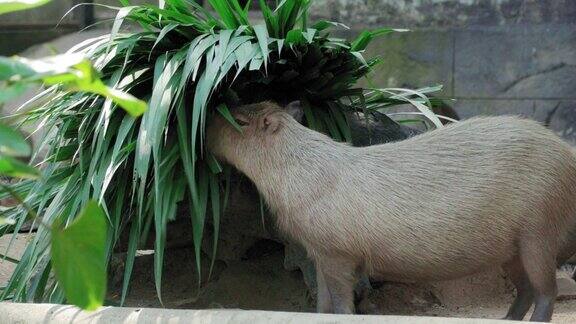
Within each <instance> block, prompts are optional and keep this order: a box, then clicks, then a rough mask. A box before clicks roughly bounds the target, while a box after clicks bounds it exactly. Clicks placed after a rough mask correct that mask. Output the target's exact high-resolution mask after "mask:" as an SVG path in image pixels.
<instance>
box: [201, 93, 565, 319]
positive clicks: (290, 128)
mask: <svg viewBox="0 0 576 324" xmlns="http://www.w3.org/2000/svg"><path fill="white" fill-rule="evenodd" d="M294 108H295V107H294V105H291V106H289V107H287V108H285V109H282V108H280V107H279V106H277V105H275V104H274V103H270V102H263V103H257V104H252V105H246V106H242V107H237V108H235V109H232V111H231V112H232V115H233V117H234V118H235V119H236V121H237V123H238V124H239V125H240V127H241V128H242V131H241V132H240V131H238V130H237V129H236V128H234V127H233V126H232V125H231V124H230V123H229V122H228V121H226V120H225V119H224V118H222V117H221V116H219V115H218V116H216V115H215V116H214V117H213V118H212V119H211V120H210V122H209V125H208V129H207V136H206V138H207V147H208V149H209V150H210V151H211V152H212V153H213V154H214V155H215V156H216V157H217V158H219V159H220V160H222V161H225V162H228V163H230V164H231V165H233V166H234V167H236V168H237V169H239V170H240V171H241V172H243V173H244V174H246V175H247V176H248V177H249V178H250V179H251V180H252V181H253V182H254V183H255V184H256V186H257V187H258V190H259V191H260V192H261V194H262V195H263V197H264V198H265V200H266V202H267V204H268V205H269V207H270V209H271V211H272V212H273V213H274V214H275V215H276V219H277V225H278V227H279V229H280V230H281V231H282V232H284V233H285V234H286V235H288V236H290V237H291V238H292V239H294V240H297V241H299V242H300V243H301V244H302V245H303V246H304V247H305V249H306V251H307V252H308V254H309V255H310V257H311V258H312V259H313V260H314V262H315V264H316V270H317V281H318V305H317V308H318V311H319V312H331V313H332V312H333V313H353V312H354V311H355V310H354V301H353V296H354V295H353V287H354V285H355V284H356V281H357V280H358V274H359V273H366V274H368V275H369V276H370V277H371V278H374V279H376V280H387V281H435V280H445V279H455V278H459V277H463V276H466V275H470V274H473V273H476V272H479V271H482V270H484V269H486V268H490V267H494V266H498V265H501V266H502V267H503V268H504V269H505V271H506V272H507V273H508V275H509V276H510V278H511V280H512V282H513V283H514V285H515V287H516V289H517V297H516V299H515V300H514V303H513V304H512V306H511V307H510V309H509V311H508V314H507V315H506V318H508V319H517V320H520V319H522V318H523V317H524V316H525V315H526V313H527V311H528V309H529V308H530V306H531V305H532V303H534V302H535V304H536V306H535V310H534V313H533V314H532V317H531V320H533V321H549V320H550V319H551V317H552V312H553V308H554V300H555V297H556V293H557V287H556V278H555V271H556V264H557V262H562V261H564V260H560V259H561V258H563V259H566V258H567V256H566V255H568V256H570V254H571V253H568V252H574V250H573V248H574V247H573V245H574V244H573V243H571V241H574V239H573V238H572V240H571V238H570V237H569V234H568V233H569V232H570V230H571V229H572V228H573V227H574V226H575V225H576V222H575V220H576V155H575V154H574V151H573V149H572V148H571V147H570V146H569V145H568V144H566V143H564V142H563V141H562V140H561V139H560V138H558V137H557V136H556V135H554V134H553V133H552V132H551V131H549V130H548V129H546V128H545V127H543V126H541V125H539V124H538V123H537V122H534V121H530V120H526V119H522V118H519V117H477V118H471V119H469V120H466V121H463V122H459V123H455V124H452V125H449V126H446V127H444V128H440V129H436V130H433V131H430V132H427V133H424V134H421V135H417V136H415V137H412V138H410V139H407V140H404V141H401V142H395V143H388V144H382V145H375V146H369V147H361V148H360V147H352V146H349V145H347V144H346V143H339V142H336V141H334V140H332V139H331V138H329V137H328V136H326V135H324V134H321V133H318V132H316V131H313V130H311V129H308V128H306V127H304V126H302V125H301V124H299V123H298V122H297V121H296V120H295V119H294V118H293V117H292V115H291V112H292V111H300V110H299V109H294Z"/></svg>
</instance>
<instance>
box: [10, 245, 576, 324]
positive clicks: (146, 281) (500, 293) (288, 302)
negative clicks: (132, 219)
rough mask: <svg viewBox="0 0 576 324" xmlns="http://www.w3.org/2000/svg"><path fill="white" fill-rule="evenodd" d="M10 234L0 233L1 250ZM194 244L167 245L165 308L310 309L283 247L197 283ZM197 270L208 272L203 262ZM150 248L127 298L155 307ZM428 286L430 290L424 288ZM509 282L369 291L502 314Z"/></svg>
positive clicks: (448, 311)
mask: <svg viewBox="0 0 576 324" xmlns="http://www.w3.org/2000/svg"><path fill="white" fill-rule="evenodd" d="M27 239H28V237H27V236H26V235H19V236H18V237H17V238H16V240H15V241H14V245H13V248H12V249H11V251H10V253H8V255H9V256H10V257H12V258H18V256H19V255H20V254H21V253H22V250H23V248H24V246H25V243H26V240H27ZM9 240H10V237H8V236H6V237H2V238H0V251H2V252H0V254H4V251H5V249H6V246H7V244H8V241H9ZM193 261H194V257H193V251H192V250H191V249H186V248H184V249H178V250H171V251H167V253H166V265H165V268H164V278H163V282H164V283H163V285H162V302H163V306H164V307H167V308H192V309H205V308H237V309H238V308H239V309H260V310H278V311H280V310H282V311H300V312H313V311H314V301H313V299H312V298H311V296H309V294H308V293H306V292H305V291H306V289H305V287H304V284H303V280H302V275H301V273H299V272H298V271H295V272H288V271H286V270H284V268H283V264H282V262H283V253H282V251H280V250H273V251H268V252H267V253H265V254H262V255H257V256H255V257H253V258H251V259H247V260H242V261H239V262H236V263H232V264H228V265H225V264H223V263H216V264H215V266H214V269H213V272H212V276H211V278H210V281H207V280H205V281H204V283H203V287H202V289H201V290H200V291H199V290H198V288H197V287H198V285H197V277H196V271H195V266H194V262H193ZM205 263H206V264H205V266H204V268H203V272H204V273H205V274H207V273H208V270H209V266H210V265H209V264H207V263H208V262H205ZM13 269H14V265H13V264H12V263H9V262H7V261H4V262H1V263H0V286H4V285H5V283H6V281H7V280H8V278H9V275H10V273H11V271H12V270H13ZM152 269H153V254H151V253H150V252H143V253H141V256H139V257H138V258H137V261H136V265H135V271H134V274H133V281H132V286H131V289H130V293H129V295H128V298H127V300H126V306H136V307H162V304H161V303H160V301H159V300H158V298H157V297H156V289H155V287H154V279H153V274H152V272H153V271H152ZM119 278H120V277H119V274H113V275H112V276H111V278H110V286H111V287H110V289H109V296H108V300H109V303H110V304H112V305H114V304H117V303H118V301H119V298H120V291H121V290H120V286H121V281H120V279H119ZM430 291H433V292H434V296H432V294H431V293H430ZM512 294H513V293H512V292H511V287H510V285H509V284H508V283H507V281H506V280H504V278H503V277H502V275H501V273H500V272H499V271H498V270H494V271H492V272H488V273H484V274H480V275H476V276H473V277H468V278H463V279H460V280H457V281H452V282H445V283H438V284H434V285H428V286H418V285H408V284H406V285H398V284H386V285H384V286H382V287H379V288H378V289H377V290H375V292H373V294H371V296H370V300H371V301H373V302H374V303H376V304H377V305H378V306H379V308H380V309H381V311H380V313H383V314H398V315H415V316H418V315H420V316H424V315H425V316H443V317H469V318H501V317H503V315H504V314H505V313H506V310H507V308H508V306H509V305H510V303H511V300H512ZM553 322H554V323H566V324H567V323H576V300H560V301H558V302H557V304H556V310H555V313H554V318H553Z"/></svg>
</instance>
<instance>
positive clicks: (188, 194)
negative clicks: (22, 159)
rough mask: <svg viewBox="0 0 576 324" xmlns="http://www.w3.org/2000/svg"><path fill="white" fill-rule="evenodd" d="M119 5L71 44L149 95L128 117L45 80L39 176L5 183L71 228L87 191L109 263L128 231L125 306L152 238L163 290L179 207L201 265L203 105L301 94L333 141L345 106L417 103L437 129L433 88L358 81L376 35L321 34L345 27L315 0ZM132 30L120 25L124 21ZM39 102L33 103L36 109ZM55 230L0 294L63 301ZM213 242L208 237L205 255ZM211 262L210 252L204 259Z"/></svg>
mask: <svg viewBox="0 0 576 324" xmlns="http://www.w3.org/2000/svg"><path fill="white" fill-rule="evenodd" d="M122 2H123V4H124V5H125V6H124V7H122V8H116V9H117V10H118V14H117V17H116V19H115V20H114V24H113V27H112V31H111V33H110V34H109V35H105V36H102V37H97V38H94V39H90V40H87V41H85V42H83V43H81V44H78V45H77V46H75V47H74V48H72V49H71V50H70V52H71V53H76V54H81V55H83V56H84V57H86V58H88V59H89V60H90V61H92V62H93V64H94V67H95V68H96V70H97V71H98V72H99V74H100V77H101V79H102V80H103V82H104V83H105V84H106V85H107V86H108V87H110V88H112V89H117V90H120V91H124V92H127V93H130V94H131V95H133V96H135V97H137V98H141V99H143V100H145V101H147V103H148V109H147V111H146V112H145V113H144V114H143V116H142V117H140V118H134V117H133V116H131V115H130V114H127V112H126V111H125V110H123V109H121V107H119V106H118V103H117V102H115V101H112V100H110V99H106V98H104V97H100V96H98V95H97V94H93V93H88V92H76V93H70V92H67V91H65V90H64V89H62V87H60V86H53V87H50V88H48V89H47V90H46V91H45V92H44V93H42V94H41V95H40V96H38V97H36V98H35V100H34V101H33V102H31V103H28V106H29V107H33V108H32V109H29V110H28V112H27V115H26V119H27V121H33V122H38V123H39V124H40V125H41V127H42V128H43V130H44V132H45V133H47V134H49V136H47V137H46V139H45V140H44V142H43V143H42V145H41V147H44V148H46V149H47V152H48V154H47V155H46V156H45V159H44V163H43V164H42V165H43V167H42V177H41V178H40V179H39V180H35V181H32V180H30V181H28V180H27V181H23V182H20V183H18V184H16V185H15V186H14V191H16V192H18V193H19V194H20V195H21V196H23V197H26V198H25V199H24V200H25V203H26V204H27V206H29V207H30V208H32V209H33V210H35V211H36V213H37V214H38V215H40V216H41V218H42V221H43V222H44V223H46V224H51V223H53V222H55V221H58V222H60V223H61V224H68V223H70V222H71V221H72V220H73V219H74V218H75V215H77V214H78V213H79V211H80V210H81V208H82V206H84V205H86V204H87V202H88V201H90V200H92V199H93V200H96V201H97V202H98V203H99V204H100V205H101V206H102V207H103V209H104V211H105V214H106V217H107V223H108V227H109V231H108V233H109V235H108V237H107V240H106V244H105V249H106V253H107V256H108V260H109V259H110V257H111V255H112V253H113V251H114V248H115V247H116V246H117V244H118V243H119V240H120V237H121V235H122V234H123V233H129V234H127V236H128V249H127V253H126V260H125V264H126V267H125V273H124V283H123V289H122V301H124V298H125V297H126V294H127V291H128V288H129V282H130V275H131V273H132V268H133V265H134V259H135V255H136V251H137V249H138V247H139V245H140V244H141V242H143V241H145V240H146V237H147V236H148V233H150V232H151V231H154V233H155V246H154V248H155V253H154V258H155V266H154V275H155V284H156V287H157V293H158V296H160V295H161V291H160V287H161V280H162V265H163V257H164V250H165V242H166V237H167V235H170V234H169V233H167V223H168V222H170V221H171V220H173V219H174V218H175V217H176V214H177V207H178V205H179V203H181V202H184V203H186V205H187V206H190V208H189V210H188V211H189V213H190V218H191V226H192V229H193V242H194V248H195V252H196V255H197V257H196V266H197V269H198V273H199V274H200V269H201V264H200V262H201V258H200V257H199V255H200V251H201V242H202V238H203V234H204V227H205V223H207V222H206V217H211V218H212V221H211V222H210V223H211V224H212V226H214V232H215V235H214V239H215V243H217V240H218V236H217V233H218V226H219V223H220V216H221V212H222V211H223V208H224V205H225V203H226V200H227V199H226V192H227V191H226V190H225V188H226V183H227V182H226V174H227V172H223V169H224V166H222V165H220V164H219V163H218V161H216V159H215V158H214V157H213V156H211V155H210V153H209V152H206V151H205V148H204V141H205V139H206V138H205V132H204V129H205V125H206V121H207V120H209V117H210V115H211V114H221V115H223V116H224V117H225V118H227V119H229V121H230V122H231V123H233V119H232V118H231V115H230V112H229V107H231V106H235V105H240V104H246V103H253V102H257V101H262V100H274V101H277V102H279V103H288V102H291V101H294V100H300V101H301V102H302V104H303V107H304V114H305V120H304V122H305V124H306V125H307V126H308V127H311V128H314V129H316V130H318V131H321V132H325V133H327V134H329V135H330V136H332V137H333V138H334V139H336V140H339V141H350V139H351V135H350V129H349V126H348V121H347V113H348V112H361V113H364V114H365V113H368V112H371V111H378V110H381V109H384V108H386V107H390V106H393V105H398V104H407V103H408V104H412V105H414V106H415V107H416V108H418V109H420V111H421V113H422V114H424V115H425V116H426V117H428V118H429V120H430V121H431V122H432V123H433V124H434V125H437V126H439V125H440V121H439V120H438V118H436V116H434V114H432V113H431V112H430V110H429V109H428V107H429V106H431V104H430V101H429V100H428V99H427V98H426V97H425V95H424V93H426V92H430V91H434V90H437V89H436V88H427V89H421V91H409V90H404V89H363V88H359V87H356V83H357V81H358V80H359V79H360V78H362V77H364V76H366V75H367V74H368V72H369V71H370V69H371V68H372V67H373V66H374V65H376V64H378V63H380V61H379V59H377V58H373V59H367V58H364V57H363V51H364V49H365V48H366V47H367V46H368V44H369V43H370V41H371V40H372V39H373V38H374V37H377V36H381V35H384V34H388V33H391V32H394V31H395V30H393V29H380V30H376V31H372V32H363V33H361V34H360V35H359V36H358V38H356V39H355V40H353V41H348V40H345V39H340V38H335V37H332V36H331V35H330V32H331V31H333V30H334V29H339V28H346V27H345V26H344V25H342V24H340V23H334V22H329V21H318V22H315V23H311V22H309V21H308V19H307V10H308V8H309V6H310V4H311V0H283V1H277V5H276V6H273V7H269V6H268V4H267V2H265V1H264V0H261V1H260V3H259V7H260V11H261V13H262V19H263V22H262V24H252V22H251V21H250V20H249V15H248V12H249V6H250V3H251V1H248V4H247V5H246V6H241V5H240V3H239V2H238V0H209V1H208V4H209V5H210V8H209V9H206V8H205V7H203V6H200V5H199V4H197V3H196V2H194V1H192V0H166V1H163V2H162V4H161V5H160V6H153V5H141V6H131V5H129V3H128V1H127V0H122ZM125 22H130V23H132V24H136V25H138V26H140V31H139V32H133V33H122V32H121V27H122V25H123V23H125ZM34 104H37V105H34ZM26 213H27V210H26V209H25V208H23V207H21V206H20V207H14V208H12V209H10V210H9V211H8V214H9V216H10V217H11V218H13V219H16V220H17V221H16V223H15V224H13V225H7V224H4V225H1V226H0V234H6V233H8V232H12V231H19V230H20V229H21V227H22V226H23V224H24V222H25V219H26ZM49 243H50V232H49V231H48V230H46V229H45V228H43V227H39V228H38V231H37V233H36V235H35V236H34V238H33V240H32V241H31V242H30V243H29V245H28V247H27V249H26V251H25V253H24V255H23V256H22V258H21V260H19V262H18V265H17V268H16V270H15V272H14V274H13V275H12V278H11V279H10V281H9V283H8V284H7V286H6V287H5V288H4V289H3V290H2V291H0V295H1V296H0V297H1V299H12V300H15V301H50V302H58V303H59V302H63V301H64V295H63V293H62V289H61V287H59V286H58V284H57V282H55V281H52V280H49V278H50V273H51V271H52V270H51V262H50V252H49V246H50V244H49ZM216 246H217V244H214V251H215V249H216ZM212 259H214V258H212Z"/></svg>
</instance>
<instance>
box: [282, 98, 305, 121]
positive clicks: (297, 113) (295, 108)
mask: <svg viewBox="0 0 576 324" xmlns="http://www.w3.org/2000/svg"><path fill="white" fill-rule="evenodd" d="M286 112H287V113H289V114H290V116H292V117H294V119H296V121H297V122H299V123H302V118H303V117H304V109H303V108H302V104H301V103H300V100H297V101H292V102H291V103H289V104H288V106H286Z"/></svg>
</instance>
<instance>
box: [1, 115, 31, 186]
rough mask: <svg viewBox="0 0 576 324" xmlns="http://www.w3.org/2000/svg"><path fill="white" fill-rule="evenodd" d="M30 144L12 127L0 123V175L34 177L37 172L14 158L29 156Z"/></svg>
mask: <svg viewBox="0 0 576 324" xmlns="http://www.w3.org/2000/svg"><path fill="white" fill-rule="evenodd" d="M30 153H31V149H30V145H29V144H28V142H26V140H25V139H24V138H23V137H22V135H20V133H18V132H17V131H15V130H13V129H12V128H10V127H8V126H6V125H3V124H0V176H7V177H13V178H27V179H35V178H37V177H38V175H39V172H38V170H36V169H35V168H33V167H31V166H29V165H28V164H26V163H23V162H21V161H20V160H18V159H16V158H23V157H27V156H29V155H30Z"/></svg>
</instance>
